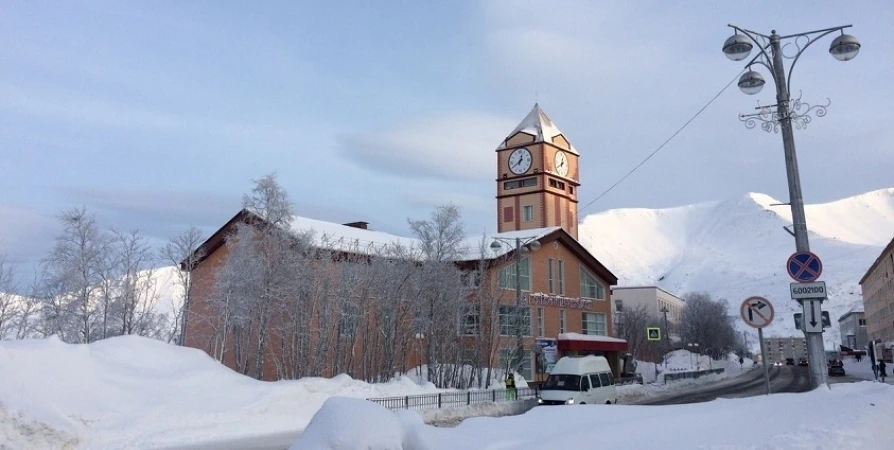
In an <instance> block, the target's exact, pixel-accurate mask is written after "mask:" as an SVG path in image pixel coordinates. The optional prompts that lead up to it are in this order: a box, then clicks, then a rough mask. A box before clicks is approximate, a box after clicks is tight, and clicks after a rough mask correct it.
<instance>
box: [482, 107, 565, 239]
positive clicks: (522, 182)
mask: <svg viewBox="0 0 894 450" xmlns="http://www.w3.org/2000/svg"><path fill="white" fill-rule="evenodd" d="M579 157H580V154H578V153H577V150H575V148H574V146H573V145H571V143H570V142H569V141H568V139H566V137H565V135H564V134H562V132H561V131H560V130H559V129H558V128H557V127H556V125H555V124H553V122H552V121H551V120H549V117H547V116H546V114H545V113H544V112H543V110H542V109H540V105H538V104H535V105H534V108H533V109H532V110H531V112H530V113H528V115H527V116H526V117H525V118H524V120H522V122H521V123H520V124H518V126H517V127H515V129H514V130H512V132H511V133H509V136H508V137H507V138H506V139H505V140H503V142H502V143H501V144H500V146H499V147H497V231H498V232H501V233H502V232H505V231H515V230H529V229H532V228H543V227H562V228H564V229H565V231H567V232H568V234H570V235H571V236H573V237H574V238H575V239H577V188H578V186H580V182H579V172H578V158H579Z"/></svg>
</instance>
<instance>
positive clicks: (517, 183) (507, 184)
mask: <svg viewBox="0 0 894 450" xmlns="http://www.w3.org/2000/svg"><path fill="white" fill-rule="evenodd" d="M531 186H537V178H523V179H521V180H513V181H504V182H503V189H507V190H508V189H518V188H523V187H531Z"/></svg>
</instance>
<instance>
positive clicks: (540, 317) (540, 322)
mask: <svg viewBox="0 0 894 450" xmlns="http://www.w3.org/2000/svg"><path fill="white" fill-rule="evenodd" d="M537 336H543V308H537Z"/></svg>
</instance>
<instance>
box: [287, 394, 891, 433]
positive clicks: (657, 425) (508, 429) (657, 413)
mask: <svg viewBox="0 0 894 450" xmlns="http://www.w3.org/2000/svg"><path fill="white" fill-rule="evenodd" d="M359 403H360V402H358V401H351V402H350V404H348V403H345V404H342V405H338V406H339V408H338V409H337V410H334V411H332V412H326V416H327V420H322V419H321V420H320V421H319V422H317V420H316V418H315V419H314V423H313V426H312V427H309V428H308V430H307V433H306V434H305V436H302V438H301V439H300V440H299V441H298V442H296V443H295V445H294V446H293V447H292V449H293V450H304V449H319V448H341V447H323V446H322V445H324V444H325V443H330V442H338V443H346V442H350V443H354V444H361V443H362V445H357V446H356V447H352V448H367V449H409V448H412V449H418V450H439V449H444V450H453V449H458V448H463V449H465V448H500V449H507V450H508V449H539V448H593V446H594V442H598V443H599V444H598V446H599V447H605V448H612V449H643V448H651V447H654V446H655V445H656V442H658V441H656V436H660V446H661V448H663V449H669V450H674V449H691V448H730V449H738V448H762V449H815V448H888V447H890V445H891V442H892V441H894V429H892V428H891V427H890V424H891V423H892V421H894V388H892V387H891V386H888V385H883V384H880V383H867V382H860V383H853V384H836V385H833V386H832V388H831V389H826V388H820V389H817V390H815V391H812V392H808V393H803V394H775V395H771V396H760V397H751V398H745V399H730V400H723V399H722V400H715V401H713V402H709V403H699V404H688V405H672V406H662V407H654V406H623V405H611V406H606V405H587V406H547V407H536V408H534V409H532V410H531V411H529V412H527V413H525V414H523V415H520V416H509V417H500V418H490V417H480V418H473V419H468V420H465V421H463V422H462V423H460V424H459V426H457V427H455V428H435V427H432V426H428V425H423V424H420V423H418V422H416V423H413V422H411V421H409V420H401V416H398V415H394V414H393V413H390V412H388V411H385V410H384V409H381V410H380V409H376V410H375V411H372V408H366V407H361V406H360V405H359ZM336 412H337V413H338V414H334V413H336ZM321 414H323V411H321ZM333 417H337V418H338V420H337V421H335V422H339V423H332V422H333V420H332V418H333ZM669 417H672V418H673V420H668V418H669ZM594 418H598V419H596V420H594ZM317 423H319V426H318V427H317ZM345 423H347V424H353V423H356V424H359V425H358V426H357V427H356V428H357V429H356V430H355V429H354V428H348V427H346V426H344V425H342V424H345ZM395 423H402V424H403V427H404V429H403V432H397V431H395V430H394V426H395ZM372 424H376V426H377V427H381V428H382V430H383V431H382V435H383V436H387V437H388V439H389V440H388V441H385V439H382V438H380V436H374V437H373V436H370V439H371V440H372V439H375V440H374V441H371V442H374V444H373V445H370V443H368V442H366V441H362V440H361V439H359V437H360V436H369V434H368V433H369V427H370V426H371V425H372ZM742 424H748V426H747V429H748V431H747V432H745V433H743V428H742V427H743V425H742ZM643 430H649V432H648V433H644V432H643ZM705 430H710V432H705ZM355 431H356V435H355V434H354V433H355ZM345 434H348V435H347V436H346V435H345Z"/></svg>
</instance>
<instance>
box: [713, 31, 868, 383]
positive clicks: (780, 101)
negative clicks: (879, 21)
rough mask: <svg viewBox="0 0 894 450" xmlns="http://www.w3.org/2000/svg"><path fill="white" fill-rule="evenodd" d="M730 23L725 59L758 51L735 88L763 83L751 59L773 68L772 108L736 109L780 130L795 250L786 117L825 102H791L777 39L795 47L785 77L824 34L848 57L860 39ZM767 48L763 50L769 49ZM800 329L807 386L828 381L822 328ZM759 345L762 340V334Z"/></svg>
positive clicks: (791, 142)
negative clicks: (778, 31)
mask: <svg viewBox="0 0 894 450" xmlns="http://www.w3.org/2000/svg"><path fill="white" fill-rule="evenodd" d="M730 27H731V28H732V29H733V30H735V31H736V34H734V35H733V36H731V37H730V38H728V39H727V40H726V42H725V43H724V45H723V53H724V54H726V56H727V57H728V58H729V59H731V60H733V61H742V60H744V59H745V58H747V57H748V55H749V54H750V53H751V50H752V49H754V48H756V49H757V50H758V55H757V56H756V57H755V58H754V59H752V60H751V61H750V62H749V63H748V64H747V65H746V67H747V68H748V71H747V72H745V73H744V74H743V75H742V77H741V78H739V83H738V84H739V88H740V89H742V91H743V92H744V93H746V94H749V95H754V94H757V93H758V92H760V90H761V89H762V88H763V85H764V84H765V81H764V78H763V76H762V75H761V74H760V73H758V72H755V71H753V70H751V66H752V65H753V64H758V65H762V66H764V67H766V68H768V69H770V71H771V72H772V74H773V81H774V84H775V85H776V108H775V111H773V108H770V107H761V108H758V109H759V110H760V113H758V114H750V115H740V116H739V120H741V121H743V122H745V126H746V127H748V128H753V127H754V126H755V120H759V121H761V122H763V125H762V126H761V128H762V129H763V130H764V131H768V132H769V131H774V132H775V131H778V130H779V129H781V130H782V145H783V150H784V153H785V171H786V176H787V178H788V191H789V205H790V206H791V211H792V228H793V230H794V231H793V232H792V234H794V237H795V248H796V249H797V251H798V252H809V251H810V243H809V242H808V238H807V219H806V217H805V214H804V199H803V196H802V194H801V178H800V175H799V172H798V158H797V155H796V153H795V137H794V134H793V132H792V119H793V118H794V119H795V120H797V123H798V126H799V128H803V127H806V125H807V123H808V122H810V116H809V115H810V113H811V112H812V111H813V110H816V111H817V112H816V115H817V116H820V117H822V116H824V115H825V113H826V107H827V106H828V104H827V105H818V106H810V105H809V104H806V103H803V102H801V101H800V99H797V100H795V101H794V102H793V101H792V100H791V91H790V90H789V80H790V79H788V78H786V74H785V62H784V60H783V54H782V44H781V42H782V40H783V39H793V40H794V44H795V47H796V48H797V52H796V53H795V55H794V56H790V57H788V58H790V59H791V60H792V63H791V66H790V68H789V77H791V70H792V69H793V68H794V66H795V64H796V63H797V61H798V59H799V58H800V57H801V54H802V53H803V52H804V50H806V49H807V48H808V47H810V45H812V44H813V43H814V42H816V41H817V40H819V39H820V38H822V37H824V36H827V35H829V34H832V33H835V32H841V35H840V36H838V37H836V38H835V39H834V40H833V41H832V44H831V46H830V47H829V53H830V54H831V55H832V56H833V57H835V59H837V60H839V61H849V60H851V59H853V58H855V57H856V56H857V54H858V53H859V52H860V42H859V41H858V40H857V39H856V38H855V37H853V36H851V35H847V34H844V29H845V28H849V27H850V25H844V26H839V27H833V28H826V29H823V30H814V31H808V32H805V33H798V34H793V35H789V36H780V35H778V34H776V30H772V31H771V32H770V35H769V36H767V35H765V34H761V33H758V32H755V31H751V30H746V29H744V28H739V27H737V26H734V25H730ZM767 50H769V52H770V53H769V54H768V53H767ZM777 127H778V128H777ZM804 301H812V300H804ZM805 334H806V337H807V353H808V358H809V361H810V363H809V366H810V379H811V383H812V385H813V387H818V386H820V385H821V384H825V385H826V386H828V384H829V382H828V379H827V377H826V371H825V370H823V367H825V364H824V361H825V347H824V344H823V333H822V328H820V331H818V332H805ZM761 346H763V339H762V338H761ZM765 365H766V362H765Z"/></svg>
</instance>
